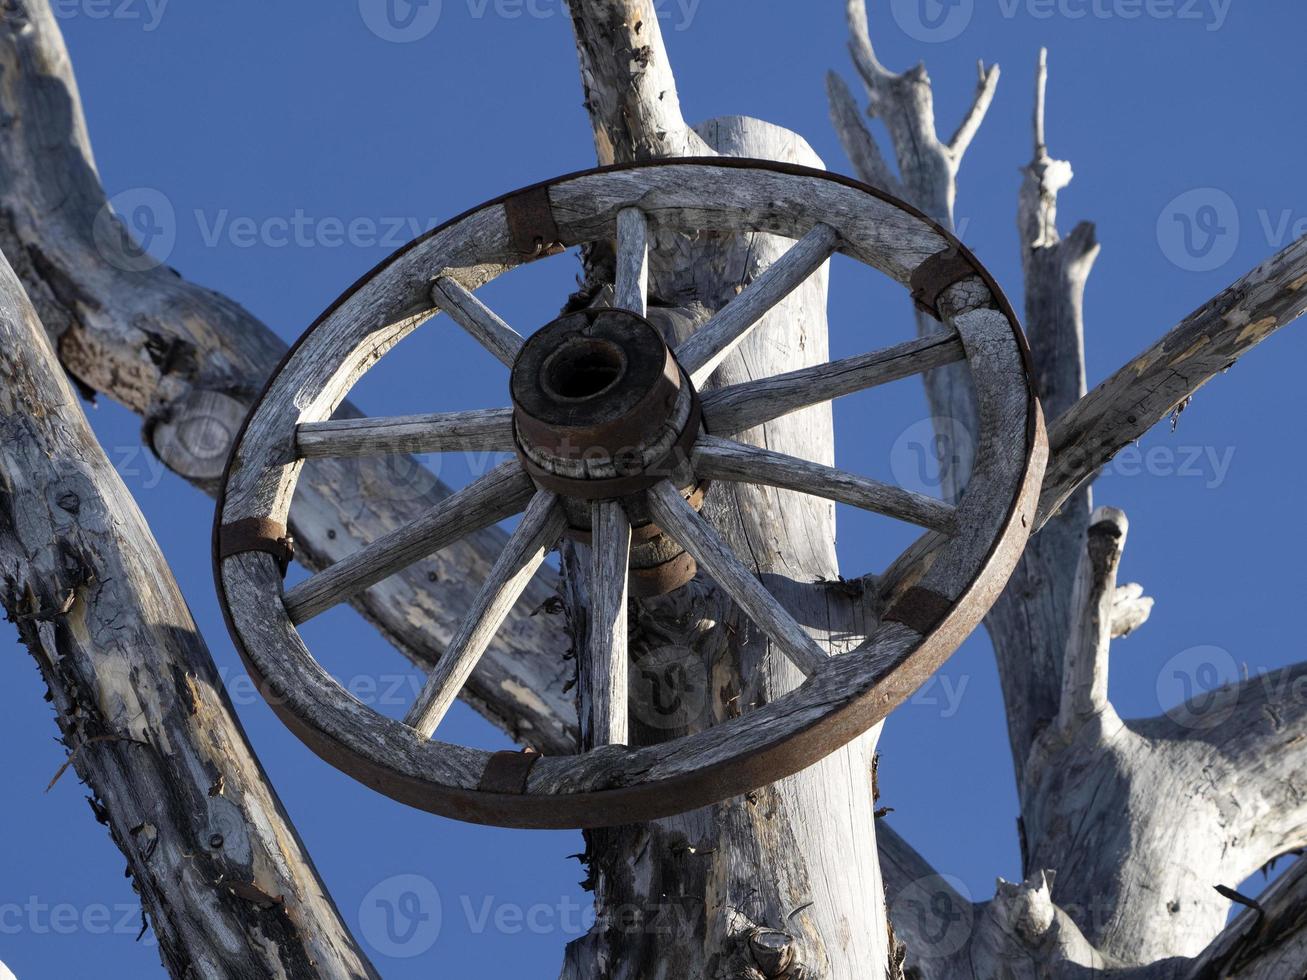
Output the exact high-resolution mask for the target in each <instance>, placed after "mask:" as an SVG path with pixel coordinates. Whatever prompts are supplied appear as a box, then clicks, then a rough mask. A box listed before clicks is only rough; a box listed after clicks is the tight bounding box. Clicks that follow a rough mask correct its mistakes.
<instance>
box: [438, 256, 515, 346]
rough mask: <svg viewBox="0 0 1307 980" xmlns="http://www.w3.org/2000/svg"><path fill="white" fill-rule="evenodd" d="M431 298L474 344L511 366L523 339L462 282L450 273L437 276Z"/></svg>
mask: <svg viewBox="0 0 1307 980" xmlns="http://www.w3.org/2000/svg"><path fill="white" fill-rule="evenodd" d="M431 299H432V301H433V302H435V304H436V305H437V306H438V307H440V308H441V309H442V310H444V311H445V312H446V313H448V314H449V315H450V316H451V317H453V319H454V321H455V322H456V323H457V324H458V325H459V326H460V327H462V328H463V329H464V330H466V331H467V332H468V333H470V334H471V335H472V338H473V339H474V340H475V341H476V342H477V343H478V344H480V345H481V346H482V347H484V348H485V349H486V350H488V351H490V353H492V354H494V355H495V357H497V358H499V360H500V361H502V362H503V363H504V364H505V365H507V366H508V367H512V366H513V361H515V360H517V354H518V352H519V351H520V350H521V349H522V345H523V344H524V343H526V341H525V340H523V339H522V335H521V334H520V333H518V332H517V331H516V330H514V329H513V328H512V327H510V326H509V325H508V324H507V323H505V322H504V321H503V320H502V319H500V317H499V314H497V313H496V312H495V311H494V310H492V309H490V307H488V306H486V304H485V303H483V302H481V300H479V299H477V298H476V296H474V295H473V294H472V292H471V291H470V290H469V289H468V288H467V287H466V286H464V285H463V284H462V283H460V282H459V281H458V280H457V279H454V278H452V277H450V276H441V277H440V278H439V279H437V280H436V281H435V282H434V283H433V284H432V286H431Z"/></svg>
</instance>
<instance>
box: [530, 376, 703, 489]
mask: <svg viewBox="0 0 1307 980" xmlns="http://www.w3.org/2000/svg"><path fill="white" fill-rule="evenodd" d="M702 425H703V404H702V402H700V401H699V393H698V392H697V391H695V390H694V387H693V386H691V387H690V417H689V418H688V419H687V420H686V422H685V428H684V429H683V430H682V431H681V435H680V437H679V438H678V439H677V440H676V445H674V446H672V448H671V449H669V450H668V451H667V455H666V456H664V457H663V458H662V459H660V460H658V461H657V462H656V463H652V464H651V465H650V466H649V467H648V468H646V469H644V470H642V471H641V472H639V473H634V474H632V475H630V476H615V477H611V478H608V479H601V480H586V479H581V478H578V477H570V476H559V475H558V474H557V473H550V472H549V471H548V470H546V469H544V468H543V467H541V466H540V465H539V464H537V463H536V462H535V460H533V459H531V457H530V456H528V455H527V454H526V451H525V450H524V449H523V448H522V444H521V442H520V441H519V437H518V434H517V432H516V429H515V430H514V433H513V445H514V447H515V448H516V450H517V458H518V459H519V460H520V461H521V463H522V468H523V469H524V470H526V472H527V473H528V474H529V475H530V477H531V479H533V480H534V481H535V482H536V484H537V486H540V487H542V488H544V489H545V490H551V491H553V492H554V493H561V494H564V495H566V496H569V497H576V498H577V499H579V500H615V499H617V498H618V497H629V496H630V495H631V494H633V493H639V492H640V491H641V490H648V489H649V488H650V487H652V486H653V485H654V484H655V483H657V482H658V481H659V480H665V479H666V478H667V477H669V476H671V475H672V474H673V473H674V472H675V470H676V468H677V467H678V466H679V465H681V464H682V463H688V462H689V461H690V456H691V453H692V451H693V449H694V444H695V442H696V441H697V440H698V438H699V430H700V428H701V426H702Z"/></svg>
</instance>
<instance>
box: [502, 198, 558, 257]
mask: <svg viewBox="0 0 1307 980" xmlns="http://www.w3.org/2000/svg"><path fill="white" fill-rule="evenodd" d="M504 213H505V215H506V216H507V218H508V236H509V240H510V241H511V242H512V243H513V250H514V251H515V252H517V253H519V254H520V255H522V256H523V257H524V258H525V259H527V260H528V261H530V260H531V259H539V258H544V257H545V256H546V255H557V254H559V253H560V252H564V251H566V250H567V249H566V247H565V246H564V245H563V242H562V234H561V233H560V232H559V230H558V222H557V221H555V220H554V208H553V205H552V204H551V203H550V201H549V188H548V187H547V186H539V187H532V188H528V189H527V190H525V191H522V192H521V193H520V194H514V195H513V196H512V197H509V198H505V200H504Z"/></svg>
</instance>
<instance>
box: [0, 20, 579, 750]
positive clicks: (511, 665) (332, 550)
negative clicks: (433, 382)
mask: <svg viewBox="0 0 1307 980" xmlns="http://www.w3.org/2000/svg"><path fill="white" fill-rule="evenodd" d="M59 23H60V21H59V18H58V17H57V16H56V14H55V11H54V10H52V9H51V5H50V3H49V0H31V2H27V3H24V4H23V5H22V7H21V9H20V8H17V7H16V8H14V9H13V10H11V11H9V12H8V13H7V14H6V16H4V17H2V18H0V68H2V70H3V75H4V78H5V79H6V84H5V86H4V87H3V91H2V92H0V107H2V110H3V116H4V118H5V120H6V130H5V131H6V132H7V133H8V134H9V138H7V139H5V140H0V205H2V206H0V247H2V248H3V250H4V253H5V254H6V255H7V256H9V258H10V261H11V262H13V264H14V268H15V271H16V272H17V273H18V274H19V276H20V278H21V279H22V281H23V283H24V285H25V286H26V288H27V291H28V293H29V295H30V296H31V297H32V300H33V302H34V303H35V304H36V306H37V309H38V312H39V313H40V315H41V318H42V320H43V322H44V323H45V325H46V328H47V330H48V332H49V333H50V335H51V337H52V338H55V341H56V342H55V349H56V352H57V353H58V355H59V359H60V363H61V364H63V366H64V368H65V369H66V370H67V371H68V372H69V373H70V374H71V375H72V376H73V377H74V378H75V379H76V380H77V382H78V383H79V385H80V386H82V390H84V391H91V392H97V393H99V394H100V395H101V396H103V397H107V398H109V399H111V400H113V401H115V402H117V403H119V404H121V405H124V406H126V407H127V408H128V409H129V410H131V411H132V412H135V413H136V414H137V415H138V416H140V418H141V422H142V426H141V431H142V433H143V438H144V440H145V443H146V446H147V448H150V449H152V450H153V451H155V452H156V453H158V455H159V457H160V459H161V460H162V461H163V462H164V463H165V464H166V465H167V467H168V468H169V470H170V471H172V473H175V474H177V475H179V476H181V477H182V478H184V479H186V480H189V481H191V482H192V483H193V484H194V485H195V486H197V487H198V488H200V489H201V490H203V491H205V492H206V493H209V494H211V495H212V494H214V493H215V492H216V490H217V486H218V476H219V475H220V472H221V469H222V466H223V464H224V463H225V461H226V459H227V456H228V453H229V450H230V448H231V443H232V441H233V440H234V439H235V436H236V433H237V432H238V431H239V428H240V424H241V422H242V421H243V420H244V418H245V416H246V414H248V411H249V408H250V405H251V404H252V402H253V400H254V398H255V396H256V395H257V393H258V392H259V391H260V390H261V389H262V388H263V385H264V382H265V381H266V380H267V378H268V375H269V373H270V372H271V371H272V370H273V368H274V367H275V366H276V365H277V363H278V361H279V360H280V359H281V357H282V355H283V354H284V353H285V350H286V344H285V342H284V341H282V340H281V339H280V338H279V337H278V335H277V334H276V333H275V332H274V331H273V330H271V329H270V328H269V327H267V326H266V325H265V324H263V323H261V322H260V321H259V320H257V319H256V318H255V317H253V316H252V315H251V314H250V313H249V311H248V310H246V309H244V308H243V307H241V306H240V304H238V303H236V302H235V301H234V300H232V299H230V298H228V297H226V296H223V295H222V294H220V293H217V292H214V291H212V290H210V289H206V288H204V287H202V286H199V285H197V284H196V283H194V282H192V281H189V280H187V279H185V278H183V277H182V276H180V275H178V273H177V272H176V271H175V270H174V269H171V268H169V267H168V266H166V265H159V266H157V267H156V266H153V265H151V266H150V267H149V268H144V269H139V270H138V271H137V270H128V269H124V268H122V267H121V266H120V265H116V264H114V262H113V261H107V260H106V258H107V257H106V254H105V253H104V252H103V251H102V250H101V247H100V244H101V243H100V241H99V240H98V239H97V234H98V232H96V233H93V231H94V230H95V229H97V228H99V227H100V226H101V224H103V219H104V218H107V217H108V202H107V201H106V195H105V192H104V189H103V187H102V186H101V183H100V179H99V176H98V175H97V173H96V168H95V161H94V155H93V153H92V151H91V146H90V140H89V138H88V134H87V128H86V124H85V120H84V118H83V112H82V103H81V99H80V96H79V95H78V90H77V83H76V81H75V79H74V77H73V70H72V64H71V61H70V58H69V54H68V51H67V49H66V47H65V45H64V43H63V39H62V37H61V36H60V32H59ZM52 105H57V106H60V107H61V108H60V109H59V111H57V112H51V110H50V107H51V106H52ZM104 230H105V231H106V233H109V234H122V235H129V234H130V229H129V228H127V227H126V226H120V227H118V228H114V227H113V226H112V224H110V225H108V226H106V227H105V228H104ZM109 257H110V258H112V257H113V253H112V252H111V253H110V255H109ZM439 268H440V267H439V266H432V267H430V268H427V269H424V270H423V271H422V273H421V275H420V276H419V277H417V278H416V279H414V280H413V283H412V285H413V290H412V294H411V295H410V296H409V297H407V298H406V302H408V303H410V304H415V305H425V306H427V307H429V306H430V305H431V301H430V297H429V293H430V277H431V276H432V275H434V274H435V273H436V272H438V271H439ZM458 274H459V275H463V274H464V273H463V271H461V270H460V271H459V273H458ZM478 284H479V283H478V280H477V278H476V277H475V276H469V277H468V278H467V279H466V280H465V285H468V286H469V287H472V286H475V285H478ZM301 326H303V325H301ZM435 326H437V328H440V327H443V326H445V325H443V324H440V323H439V321H437V322H436V325H435ZM291 329H295V328H294V327H293V326H292V327H291ZM334 414H335V416H336V417H337V418H341V417H344V416H347V415H353V416H357V415H359V414H361V413H359V412H358V410H357V409H356V408H352V407H350V406H349V405H348V404H345V405H342V406H341V407H340V408H339V409H338V410H337V411H336V412H335V413H334ZM326 417H327V416H323V417H320V418H318V419H315V420H314V421H322V420H324V419H325V418H326ZM215 437H217V438H215ZM218 439H220V440H221V441H220V442H219V441H218ZM292 448H293V445H292V443H291V442H290V441H288V442H287V443H286V450H287V451H288V452H289V451H290V450H291V449H292ZM397 472H398V473H402V474H403V476H404V483H403V486H402V487H397V488H395V489H394V491H393V492H391V493H389V494H388V495H387V496H386V497H385V499H384V500H383V499H376V498H374V501H375V505H374V506H372V507H368V508H359V507H358V505H357V500H358V497H359V496H360V494H362V493H363V492H364V488H377V487H385V486H388V485H393V483H394V477H395V474H396V473H397ZM449 492H450V491H449V489H448V488H447V487H445V486H443V485H442V484H441V483H440V481H439V480H437V479H436V477H435V476H434V475H433V474H432V473H431V472H430V471H428V470H427V469H425V468H424V467H422V466H421V465H420V464H419V463H418V462H417V461H416V460H413V459H405V458H400V459H385V458H357V459H319V460H314V461H312V462H310V463H308V464H307V465H306V466H305V467H304V469H303V472H302V474H301V477H300V480H299V484H298V486H297V489H296V499H295V506H294V508H293V512H292V513H291V514H290V515H289V516H290V523H291V526H292V531H293V533H294V535H295V546H296V559H297V561H299V562H300V563H301V564H302V565H304V566H305V567H307V568H309V569H311V570H318V569H321V568H323V567H325V566H327V565H330V564H331V563H332V562H334V561H337V560H339V559H340V558H342V557H344V556H345V555H347V554H349V553H350V552H351V551H353V550H354V549H355V548H357V547H358V544H359V542H363V541H371V540H374V539H376V538H378V537H380V536H381V535H383V534H385V533H387V532H388V531H391V530H393V529H394V528H396V527H399V526H400V525H402V524H405V523H407V522H408V521H410V520H414V519H416V518H418V517H420V516H421V515H422V514H424V513H425V512H426V511H427V510H428V509H430V508H431V507H432V506H434V505H435V504H436V503H438V502H439V500H440V499H441V498H443V497H445V496H448V494H449ZM195 533H196V535H197V536H196V538H195V547H196V548H201V549H202V548H205V547H207V544H206V543H205V541H207V537H208V533H207V529H203V528H196V529H195ZM505 539H506V535H505V534H504V533H503V532H502V531H501V530H499V529H498V528H487V529H486V530H485V531H482V532H480V533H478V534H475V535H471V536H469V537H468V538H466V539H464V540H463V541H461V542H459V543H458V544H456V545H454V546H452V547H451V548H448V549H446V550H445V551H443V552H440V553H438V554H437V555H434V556H432V557H431V558H430V559H428V561H427V562H425V563H423V565H422V567H420V568H418V567H415V568H412V569H409V570H408V571H406V572H401V573H400V574H397V575H394V576H392V577H391V578H389V579H387V580H385V581H384V582H382V583H380V584H378V585H376V586H374V587H373V588H371V589H369V590H367V591H366V592H364V593H361V594H360V595H359V596H358V598H357V599H356V600H355V606H356V608H357V609H358V610H359V612H360V613H361V614H362V615H363V616H364V618H365V619H366V620H367V621H368V622H369V623H370V624H371V625H373V626H375V627H376V628H377V629H378V630H379V631H380V633H381V635H382V636H383V637H384V638H386V639H387V640H388V641H389V642H390V643H392V644H393V645H394V646H395V647H396V648H397V649H398V650H400V651H401V652H402V653H403V654H404V656H405V657H407V658H409V659H411V660H412V661H413V662H414V663H415V664H417V665H419V666H421V667H426V666H429V665H430V664H432V663H434V662H435V660H436V658H437V657H438V656H439V654H440V652H441V650H443V649H444V646H445V644H446V643H448V641H449V638H450V636H451V635H452V633H453V630H454V629H455V628H456V627H457V624H458V617H459V612H460V610H461V609H462V608H463V607H464V606H465V605H466V603H467V602H468V601H470V599H471V597H472V595H473V592H474V587H473V583H471V582H469V581H468V580H467V579H466V577H465V575H464V574H463V572H464V570H465V569H467V568H469V567H478V568H480V567H485V566H487V565H488V564H489V562H490V561H492V560H493V558H494V556H495V555H496V554H498V552H499V550H500V549H501V548H502V547H503V543H504V540H505ZM555 592H556V582H555V576H554V575H553V574H552V572H548V571H545V570H542V573H541V577H540V581H539V582H536V583H533V584H532V586H531V602H530V603H528V602H524V603H523V607H524V608H525V607H527V606H531V608H534V606H538V605H539V604H540V603H543V602H544V601H546V600H547V599H548V598H549V597H550V596H551V595H554V594H555ZM532 603H533V604H534V605H532ZM509 625H510V628H508V629H506V630H505V631H504V634H503V638H502V641H501V642H500V643H497V644H496V645H495V647H494V648H493V649H491V650H490V651H489V652H488V653H487V655H486V657H485V658H484V659H483V660H482V661H481V664H480V666H479V667H478V669H477V672H476V673H475V674H474V675H473V677H472V679H471V680H470V681H469V683H468V687H467V691H466V693H467V696H468V697H469V698H470V699H471V700H472V701H473V703H475V704H476V706H477V709H478V710H479V711H481V712H482V713H483V714H484V715H485V716H486V717H487V718H488V719H490V720H491V721H492V722H493V723H494V724H496V725H497V726H498V727H499V728H500V729H501V730H503V731H504V732H506V733H508V734H509V735H510V736H512V737H515V738H523V739H526V740H527V741H529V742H530V744H532V745H533V746H535V747H536V748H538V749H540V750H542V751H555V752H565V751H570V750H571V748H572V747H574V746H575V745H576V737H577V736H576V713H575V709H574V706H573V699H572V697H571V695H570V694H569V693H568V691H567V690H566V686H567V685H568V684H569V683H570V682H571V679H572V677H571V675H572V671H571V669H570V665H569V664H568V662H567V661H566V660H565V658H564V655H565V654H566V652H567V649H568V645H569V640H568V638H567V635H566V632H565V631H564V630H563V629H562V628H561V625H560V623H559V620H558V619H557V618H556V617H549V616H536V617H531V616H529V615H528V614H526V613H523V614H521V615H520V616H519V615H517V614H516V613H515V614H514V615H513V617H512V618H511V620H510V624H509Z"/></svg>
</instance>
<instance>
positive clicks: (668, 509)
mask: <svg viewBox="0 0 1307 980" xmlns="http://www.w3.org/2000/svg"><path fill="white" fill-rule="evenodd" d="M649 507H650V510H651V511H652V512H653V515H654V520H656V521H657V522H658V524H659V526H660V527H661V528H662V529H663V530H664V531H665V532H667V533H668V534H670V535H671V536H672V537H673V538H675V539H676V540H677V541H678V542H680V543H681V545H683V546H684V547H685V550H686V551H688V552H689V553H690V554H692V555H693V556H694V558H695V560H696V561H698V563H699V564H700V566H702V568H703V569H704V571H706V572H707V573H708V574H709V575H711V576H712V577H713V580H714V581H715V582H716V583H717V584H718V585H720V586H721V587H722V588H723V589H725V590H726V592H727V593H729V594H730V597H731V598H732V599H734V600H735V603H736V604H737V605H738V606H739V607H740V608H741V609H742V610H744V612H745V614H746V615H747V616H748V617H749V618H750V619H752V620H753V621H754V622H755V623H757V624H758V626H759V627H761V629H762V630H763V632H765V633H766V634H767V635H768V636H769V637H770V638H771V639H772V641H773V642H774V643H775V644H776V646H777V647H779V648H780V650H781V652H782V653H784V654H785V656H787V657H789V658H790V660H791V661H793V662H794V665H795V666H796V667H798V668H799V669H800V670H802V671H803V672H804V674H806V675H808V676H809V677H811V676H812V675H813V674H815V673H817V671H818V670H819V669H821V667H822V665H823V664H825V663H826V661H827V660H829V659H830V656H829V654H827V652H826V651H825V650H823V649H822V648H821V647H820V646H818V645H817V643H816V641H814V640H813V638H812V637H811V636H809V635H808V633H807V631H805V630H804V628H803V627H802V626H800V625H799V624H798V623H796V622H795V621H794V618H793V617H792V616H791V615H790V614H789V613H787V612H786V611H785V609H784V608H782V606H781V604H780V603H779V602H777V601H776V597H775V596H773V595H772V594H771V593H770V592H768V591H767V590H766V588H764V587H763V585H762V583H761V582H759V581H758V579H757V578H756V577H755V576H754V574H753V573H752V572H750V571H749V570H748V569H747V568H745V567H744V565H743V564H742V563H741V562H740V559H739V558H737V557H736V556H735V554H734V553H733V552H732V551H731V549H730V546H729V545H727V544H726V542H725V541H723V540H722V539H721V537H720V536H719V535H718V534H717V532H716V531H714V530H713V529H712V525H710V524H708V522H707V521H705V520H704V519H703V518H702V517H700V516H699V515H698V513H696V512H695V510H694V508H693V507H691V506H690V505H689V504H688V503H687V502H686V500H685V498H684V497H682V496H681V494H680V491H679V490H677V489H676V488H675V487H674V486H672V485H671V484H670V483H668V482H666V481H663V482H662V483H660V484H658V485H657V486H656V487H654V488H653V490H651V491H649Z"/></svg>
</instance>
